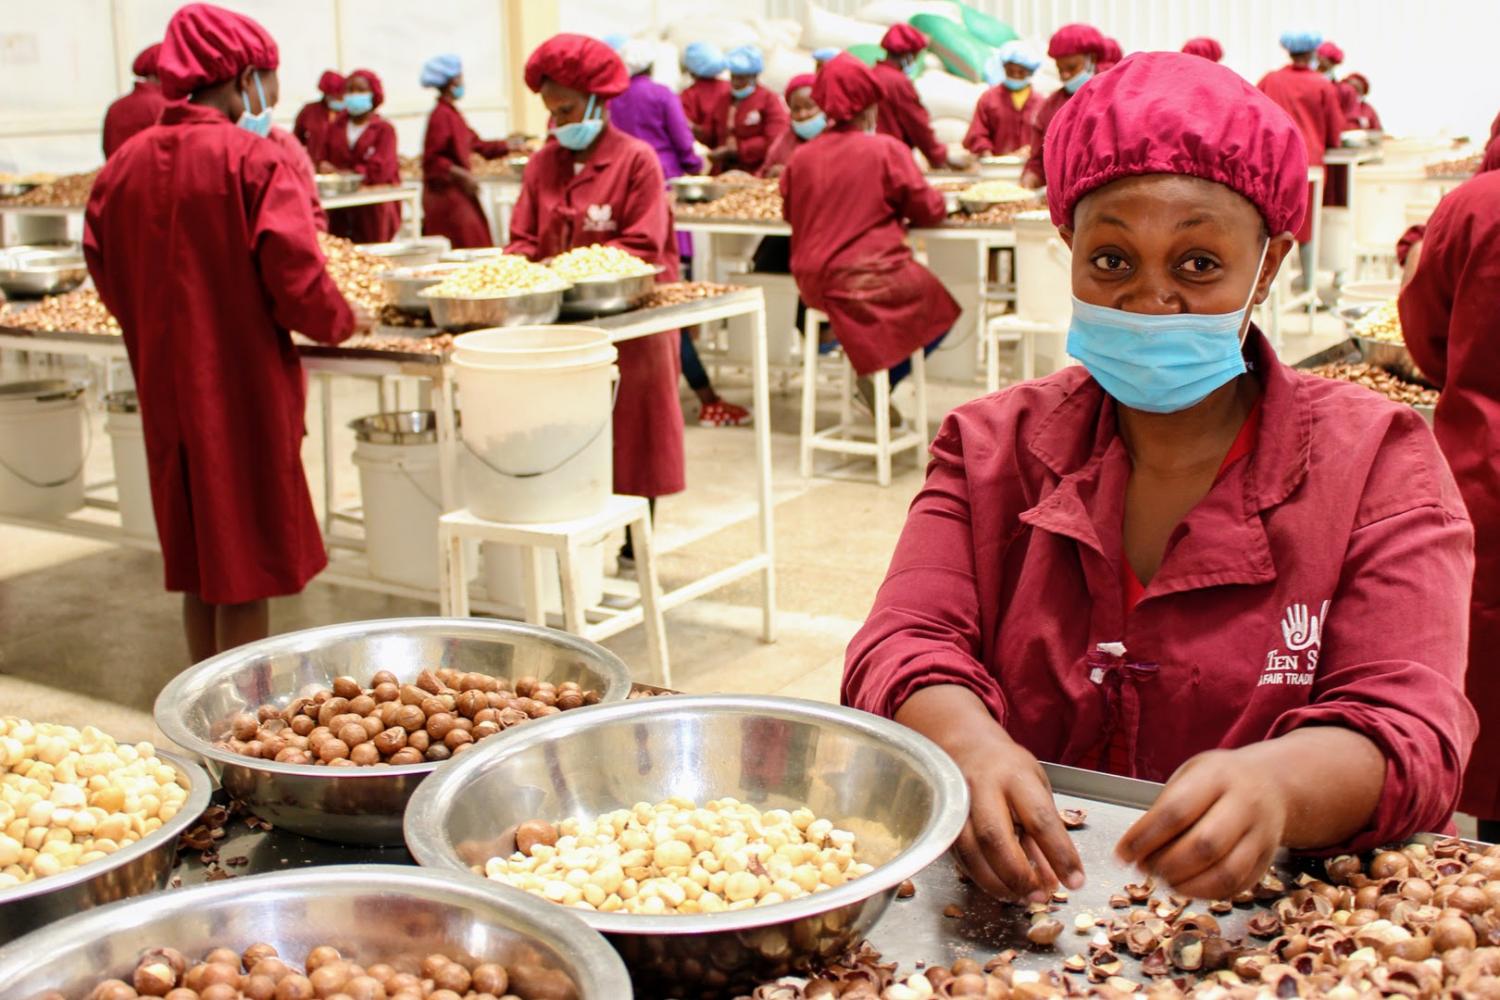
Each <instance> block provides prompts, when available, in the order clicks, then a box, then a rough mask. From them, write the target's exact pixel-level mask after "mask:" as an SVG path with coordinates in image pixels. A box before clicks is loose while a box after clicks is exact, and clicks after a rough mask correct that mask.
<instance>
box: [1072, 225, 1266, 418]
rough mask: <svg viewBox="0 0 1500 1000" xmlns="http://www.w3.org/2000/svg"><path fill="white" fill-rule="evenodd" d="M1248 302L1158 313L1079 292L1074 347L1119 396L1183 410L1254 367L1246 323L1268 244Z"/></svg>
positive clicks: (1137, 405)
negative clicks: (1226, 309) (1216, 309)
mask: <svg viewBox="0 0 1500 1000" xmlns="http://www.w3.org/2000/svg"><path fill="white" fill-rule="evenodd" d="M1268 246H1269V243H1265V244H1262V245H1261V249H1260V264H1258V265H1256V268H1255V276H1256V279H1257V280H1255V281H1252V282H1251V284H1250V293H1249V294H1248V295H1247V296H1245V305H1244V307H1243V308H1241V309H1236V310H1235V311H1234V312H1230V313H1211V314H1202V313H1174V314H1171V315H1165V316H1160V315H1152V314H1148V313H1133V312H1126V311H1125V310H1123V309H1111V308H1109V307H1108V306H1096V305H1091V304H1090V303H1087V302H1084V301H1083V300H1082V299H1080V298H1078V296H1076V295H1075V296H1073V321H1072V322H1071V323H1070V324H1069V325H1068V353H1069V354H1070V355H1072V356H1073V357H1075V358H1077V359H1078V360H1079V361H1081V362H1083V366H1084V367H1085V368H1087V369H1088V372H1089V374H1090V375H1092V376H1093V377H1094V381H1096V382H1098V383H1099V385H1100V386H1102V387H1103V389H1104V391H1105V392H1107V393H1109V394H1110V396H1112V397H1114V400H1115V402H1117V403H1119V404H1120V405H1122V406H1128V407H1130V408H1131V409H1132V410H1143V411H1145V412H1147V413H1177V412H1178V411H1180V410H1185V409H1187V408H1188V407H1190V406H1194V405H1196V404H1197V403H1200V402H1202V401H1203V400H1204V399H1205V398H1206V397H1207V396H1208V394H1209V393H1211V392H1213V391H1214V390H1215V389H1217V388H1219V387H1220V386H1222V385H1224V384H1225V383H1227V382H1229V381H1230V380H1232V379H1234V378H1235V377H1236V376H1238V375H1240V374H1242V373H1243V372H1245V371H1246V368H1245V357H1244V354H1243V348H1244V331H1245V330H1247V329H1248V323H1247V318H1248V315H1247V314H1248V312H1249V310H1250V307H1251V305H1252V304H1253V303H1254V300H1255V289H1256V287H1257V285H1258V284H1259V278H1260V269H1261V267H1262V266H1264V264H1265V260H1266V248H1267V247H1268Z"/></svg>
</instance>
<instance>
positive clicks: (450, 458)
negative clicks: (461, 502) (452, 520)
mask: <svg viewBox="0 0 1500 1000" xmlns="http://www.w3.org/2000/svg"><path fill="white" fill-rule="evenodd" d="M431 385H432V408H433V410H434V411H435V412H436V414H437V439H438V483H439V487H440V489H441V491H442V496H441V499H442V501H443V513H445V514H446V513H448V512H449V511H451V510H453V509H455V508H456V507H457V506H458V449H459V441H458V432H457V424H458V418H457V417H456V416H455V415H454V406H453V383H452V382H451V381H450V370H449V368H448V366H447V365H443V366H442V367H440V368H439V369H438V373H437V375H435V376H434V377H433V378H432V380H431Z"/></svg>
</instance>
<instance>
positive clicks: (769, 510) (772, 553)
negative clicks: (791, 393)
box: [750, 293, 776, 642]
mask: <svg viewBox="0 0 1500 1000" xmlns="http://www.w3.org/2000/svg"><path fill="white" fill-rule="evenodd" d="M760 294H761V296H762V297H761V301H760V305H759V306H758V307H757V308H756V310H755V312H754V313H752V314H751V316H750V324H751V326H750V329H751V333H752V335H753V336H754V338H755V344H754V347H753V353H752V354H751V357H752V359H753V363H752V365H751V381H752V382H753V383H754V385H753V389H754V394H755V414H756V417H755V461H756V472H757V477H758V482H757V492H758V494H759V499H760V551H761V553H762V554H764V555H765V557H766V568H765V569H764V570H762V571H761V608H762V615H763V617H762V620H761V638H762V639H763V640H765V641H766V642H775V641H776V530H775V525H774V516H775V509H774V500H773V498H772V495H771V365H770V360H769V357H768V348H767V338H766V302H765V298H764V293H760Z"/></svg>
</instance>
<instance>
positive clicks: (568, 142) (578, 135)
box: [552, 94, 604, 153]
mask: <svg viewBox="0 0 1500 1000" xmlns="http://www.w3.org/2000/svg"><path fill="white" fill-rule="evenodd" d="M596 112H597V114H596ZM603 129H604V109H603V108H596V107H595V104H594V95H593V94H590V95H589V103H588V104H587V105H586V106H585V107H584V109H583V121H578V122H569V123H568V124H567V125H559V126H557V127H556V128H554V129H553V130H552V135H553V136H554V137H556V139H557V141H558V144H559V145H561V146H562V147H563V148H564V149H571V150H573V152H575V153H576V152H578V151H579V150H581V149H588V148H589V146H591V145H593V142H594V140H595V139H597V138H599V133H600V132H601V131H602V130H603Z"/></svg>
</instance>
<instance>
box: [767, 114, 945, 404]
mask: <svg viewBox="0 0 1500 1000" xmlns="http://www.w3.org/2000/svg"><path fill="white" fill-rule="evenodd" d="M781 198H782V215H783V216H784V217H785V219H786V221H787V222H789V223H791V226H792V275H793V276H794V277H795V278H796V279H797V289H798V291H800V292H801V293H802V298H803V300H804V301H806V302H807V304H808V305H810V306H812V307H813V308H815V309H821V310H822V311H823V312H825V313H827V314H828V319H829V322H830V323H831V324H832V326H833V332H834V335H835V336H836V337H837V338H838V341H839V343H840V344H842V345H843V348H844V353H845V354H847V355H848V356H849V363H850V364H852V365H853V366H854V370H855V371H857V372H859V373H860V374H861V375H868V374H870V373H871V372H877V371H881V370H882V369H886V368H889V367H891V366H892V365H894V364H895V363H896V362H898V361H901V360H902V359H904V358H907V357H909V356H910V355H911V354H913V353H914V352H915V351H917V350H918V349H920V348H921V347H923V346H924V345H926V344H928V343H931V342H932V341H933V340H934V339H936V338H937V337H938V336H939V335H940V334H942V333H944V332H946V331H947V330H949V329H950V328H951V327H952V326H953V321H954V320H956V319H957V318H958V314H959V311H960V310H959V307H958V303H957V302H955V301H954V299H953V296H952V295H949V294H948V290H947V289H946V288H944V287H943V285H942V282H940V281H938V279H937V278H936V277H935V276H934V275H933V273H932V272H931V271H929V270H927V268H925V267H923V266H922V265H921V264H918V263H917V262H916V261H915V260H913V259H912V253H911V248H910V247H908V246H907V245H906V225H905V221H906V220H909V221H910V222H911V223H912V224H913V225H917V226H932V225H936V224H937V223H939V222H941V221H943V219H944V218H945V217H946V211H945V209H944V205H943V196H942V194H941V193H940V192H938V191H936V190H934V189H933V188H932V186H931V185H929V184H928V183H927V181H926V180H925V179H923V177H922V174H921V171H919V170H918V169H917V164H916V162H915V161H914V160H912V158H911V153H910V152H908V151H907V148H906V147H905V146H903V145H901V143H900V142H899V141H898V140H896V139H893V138H891V137H890V136H888V135H878V134H877V135H866V134H865V133H863V132H860V131H858V130H856V129H854V128H852V127H850V125H849V124H848V123H845V124H843V125H838V126H834V127H833V128H831V129H829V130H827V131H825V132H824V133H823V134H822V135H820V136H818V137H817V138H816V139H814V140H812V141H811V142H808V143H806V144H804V145H803V146H802V148H801V149H798V150H797V151H796V152H795V153H793V154H792V159H791V161H790V162H789V163H788V164H787V166H786V170H785V171H784V172H783V173H782V175H781Z"/></svg>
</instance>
